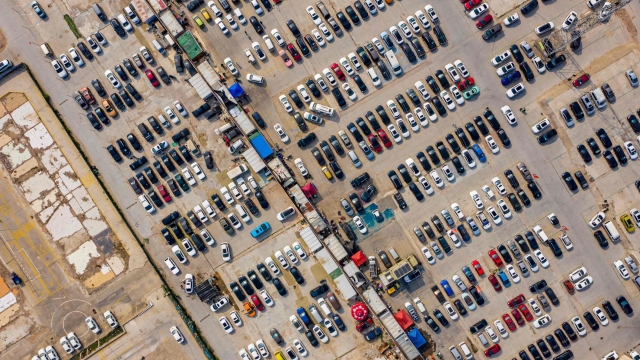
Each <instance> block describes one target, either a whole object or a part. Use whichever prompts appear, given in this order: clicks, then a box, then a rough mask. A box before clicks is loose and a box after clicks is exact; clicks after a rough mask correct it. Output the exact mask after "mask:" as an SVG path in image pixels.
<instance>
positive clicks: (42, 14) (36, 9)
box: [30, 1, 47, 19]
mask: <svg viewBox="0 0 640 360" xmlns="http://www.w3.org/2000/svg"><path fill="white" fill-rule="evenodd" d="M30 5H31V8H32V9H33V11H34V12H35V13H36V15H38V16H39V17H40V18H41V19H44V18H46V17H47V13H45V12H44V10H43V9H42V6H40V4H38V2H37V1H34V2H32V3H31V4H30Z"/></svg>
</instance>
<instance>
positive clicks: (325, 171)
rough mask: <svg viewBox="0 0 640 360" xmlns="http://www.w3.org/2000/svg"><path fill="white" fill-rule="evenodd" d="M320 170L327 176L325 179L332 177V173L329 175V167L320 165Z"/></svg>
mask: <svg viewBox="0 0 640 360" xmlns="http://www.w3.org/2000/svg"><path fill="white" fill-rule="evenodd" d="M322 172H323V173H324V176H326V177H327V179H329V180H331V179H333V175H331V171H329V169H328V168H327V167H326V166H323V167H322Z"/></svg>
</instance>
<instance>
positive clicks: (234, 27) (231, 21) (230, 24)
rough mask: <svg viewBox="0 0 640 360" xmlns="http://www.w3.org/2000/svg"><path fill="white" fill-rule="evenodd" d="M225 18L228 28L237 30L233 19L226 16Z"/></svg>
mask: <svg viewBox="0 0 640 360" xmlns="http://www.w3.org/2000/svg"><path fill="white" fill-rule="evenodd" d="M225 18H226V19H227V22H228V23H229V26H231V28H232V29H233V30H238V28H239V26H238V23H236V21H235V20H234V19H233V15H231V14H227V16H225Z"/></svg>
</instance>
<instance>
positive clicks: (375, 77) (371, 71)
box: [367, 68, 382, 87]
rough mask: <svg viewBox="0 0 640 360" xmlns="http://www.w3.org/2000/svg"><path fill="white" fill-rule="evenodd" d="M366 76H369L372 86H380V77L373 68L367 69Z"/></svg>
mask: <svg viewBox="0 0 640 360" xmlns="http://www.w3.org/2000/svg"><path fill="white" fill-rule="evenodd" d="M367 75H369V78H370V79H371V82H372V83H373V86H375V87H378V86H380V85H382V81H381V80H380V77H379V76H378V74H377V73H376V70H375V69H374V68H369V69H367Z"/></svg>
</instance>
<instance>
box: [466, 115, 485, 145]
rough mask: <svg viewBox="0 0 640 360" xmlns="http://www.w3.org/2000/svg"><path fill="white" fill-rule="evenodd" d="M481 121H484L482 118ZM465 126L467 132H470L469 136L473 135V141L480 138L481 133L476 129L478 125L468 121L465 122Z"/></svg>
mask: <svg viewBox="0 0 640 360" xmlns="http://www.w3.org/2000/svg"><path fill="white" fill-rule="evenodd" d="M480 121H482V120H480ZM464 128H465V129H467V132H468V133H469V136H470V137H471V140H473V141H478V140H480V135H479V134H478V130H476V127H475V126H473V123H472V122H468V123H466V124H464Z"/></svg>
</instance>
